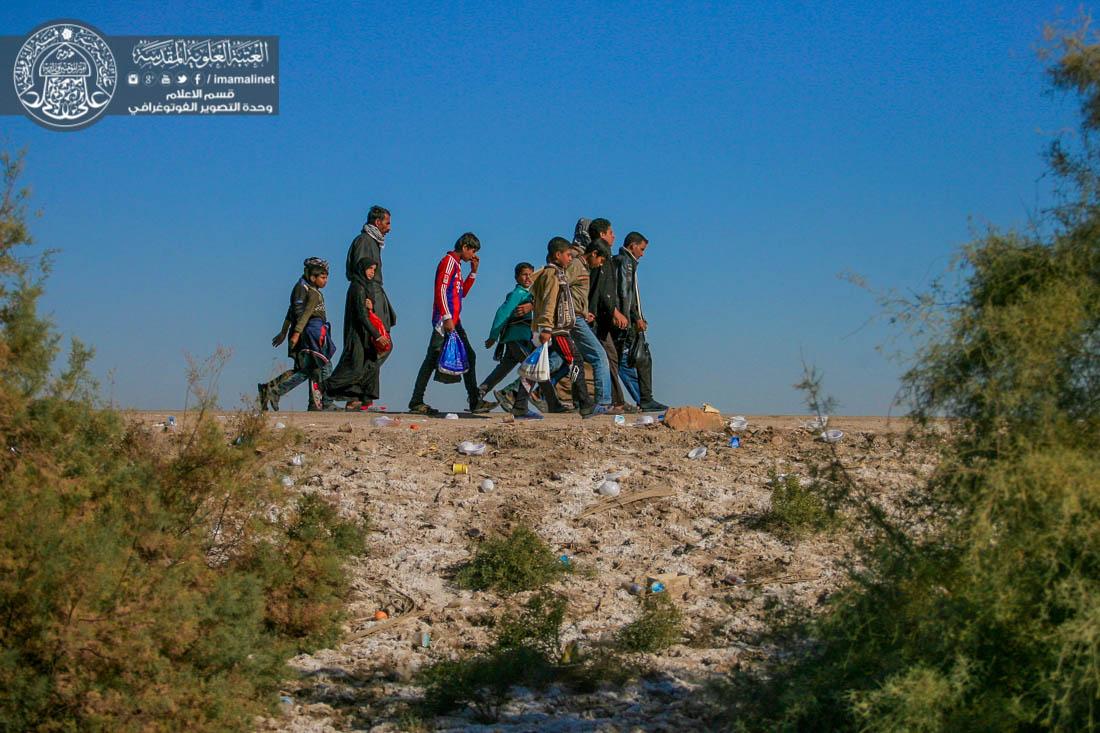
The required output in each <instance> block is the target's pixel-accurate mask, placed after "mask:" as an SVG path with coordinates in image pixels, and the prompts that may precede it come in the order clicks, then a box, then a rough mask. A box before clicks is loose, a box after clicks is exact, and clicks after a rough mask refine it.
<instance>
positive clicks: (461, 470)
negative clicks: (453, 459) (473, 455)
mask: <svg viewBox="0 0 1100 733" xmlns="http://www.w3.org/2000/svg"><path fill="white" fill-rule="evenodd" d="M469 472H470V467H469V466H467V465H466V464H465V463H453V464H451V473H453V474H454V475H455V476H458V475H459V474H467V473H469Z"/></svg>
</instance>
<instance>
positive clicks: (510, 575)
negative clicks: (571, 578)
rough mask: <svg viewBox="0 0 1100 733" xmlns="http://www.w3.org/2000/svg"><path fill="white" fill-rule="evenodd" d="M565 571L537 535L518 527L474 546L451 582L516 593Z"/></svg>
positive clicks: (534, 587) (464, 585)
mask: <svg viewBox="0 0 1100 733" xmlns="http://www.w3.org/2000/svg"><path fill="white" fill-rule="evenodd" d="M568 570H569V568H568V567H567V566H565V565H563V564H562V563H561V562H560V561H559V560H558V558H557V557H555V556H554V553H553V552H552V551H551V550H550V548H549V546H547V544H546V543H545V542H543V541H542V539H541V538H540V537H539V536H538V535H537V534H535V533H534V532H532V531H531V530H530V529H528V528H527V527H524V526H519V527H516V528H515V529H514V530H513V531H512V533H511V534H509V535H508V536H507V537H497V538H490V539H487V540H485V541H484V542H482V543H481V544H480V545H478V548H477V551H476V552H475V553H474V557H473V559H471V560H470V562H469V563H468V564H467V565H466V566H465V567H463V568H461V569H460V570H459V572H458V575H457V576H456V578H455V581H456V582H457V583H458V585H460V586H461V587H463V588H471V589H473V590H490V589H492V590H495V591H499V592H501V593H517V592H519V591H524V590H534V589H536V588H539V587H540V586H542V585H544V584H546V583H548V582H549V581H551V580H553V579H554V578H556V577H557V576H558V575H560V574H561V573H564V572H567V571H568Z"/></svg>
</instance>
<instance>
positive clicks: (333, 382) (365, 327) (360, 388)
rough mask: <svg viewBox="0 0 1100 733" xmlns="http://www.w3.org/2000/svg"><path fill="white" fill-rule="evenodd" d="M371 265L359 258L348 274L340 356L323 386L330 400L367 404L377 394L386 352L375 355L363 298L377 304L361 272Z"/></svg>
mask: <svg viewBox="0 0 1100 733" xmlns="http://www.w3.org/2000/svg"><path fill="white" fill-rule="evenodd" d="M372 263H375V264H376V263H377V261H376V260H371V259H370V258H367V257H363V258H360V260H359V263H358V264H357V265H356V267H357V268H358V269H357V271H354V272H352V280H351V285H349V286H348V296H347V300H346V301H345V302H344V353H343V354H341V355H340V363H339V364H337V365H336V369H335V370H333V372H332V376H330V377H329V378H328V381H327V382H326V383H325V392H326V394H327V396H328V397H330V398H332V399H334V400H349V401H351V400H359V401H360V402H371V401H373V400H376V399H378V397H379V394H380V389H381V386H380V384H379V376H380V371H381V368H382V363H383V362H385V361H386V358H387V357H388V356H389V355H390V352H386V353H385V354H383V355H382V356H379V355H378V351H377V349H375V348H374V344H373V343H372V342H371V339H374V338H377V337H378V336H379V333H378V331H377V329H375V327H374V326H373V325H371V322H370V317H369V316H368V313H369V311H368V310H367V305H366V299H367V298H371V302H372V303H375V302H377V301H375V300H374V298H373V297H372V296H371V293H372V292H374V291H373V290H372V289H371V288H370V281H369V280H367V279H366V277H365V276H364V275H363V271H364V270H366V269H367V267H368V266H369V265H370V264H372Z"/></svg>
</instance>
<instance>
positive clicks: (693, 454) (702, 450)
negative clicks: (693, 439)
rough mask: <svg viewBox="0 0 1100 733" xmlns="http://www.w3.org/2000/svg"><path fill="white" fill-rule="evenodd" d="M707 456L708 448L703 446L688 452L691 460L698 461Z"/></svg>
mask: <svg viewBox="0 0 1100 733" xmlns="http://www.w3.org/2000/svg"><path fill="white" fill-rule="evenodd" d="M706 454H707V449H706V447H705V446H702V445H701V446H699V447H698V448H692V449H691V450H690V451H688V455H687V457H688V458H690V459H691V460H693V461H695V460H698V459H700V458H703V457H704V456H706Z"/></svg>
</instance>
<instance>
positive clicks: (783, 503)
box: [764, 473, 833, 537]
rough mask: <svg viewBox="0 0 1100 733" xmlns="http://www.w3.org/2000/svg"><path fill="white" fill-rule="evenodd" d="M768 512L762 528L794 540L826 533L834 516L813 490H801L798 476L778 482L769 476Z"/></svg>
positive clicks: (774, 476) (775, 476)
mask: <svg viewBox="0 0 1100 733" xmlns="http://www.w3.org/2000/svg"><path fill="white" fill-rule="evenodd" d="M771 486H772V500H771V508H770V509H769V510H768V513H767V514H766V515H765V516H764V524H765V526H767V527H769V528H771V529H773V530H774V531H777V532H778V533H780V534H783V535H789V536H792V537H797V536H800V535H803V534H807V533H809V532H815V531H818V530H822V529H825V528H826V527H828V526H829V525H830V524H832V522H833V514H832V513H831V512H830V511H829V509H828V507H827V506H826V504H825V501H824V500H823V499H822V498H821V497H820V496H818V495H817V493H815V492H814V491H813V490H812V489H810V488H807V487H803V486H802V483H801V482H800V481H799V480H798V477H797V476H792V475H787V476H784V477H782V478H780V477H779V476H778V475H776V474H775V473H772V474H771Z"/></svg>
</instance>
